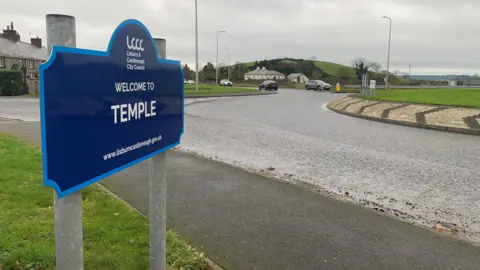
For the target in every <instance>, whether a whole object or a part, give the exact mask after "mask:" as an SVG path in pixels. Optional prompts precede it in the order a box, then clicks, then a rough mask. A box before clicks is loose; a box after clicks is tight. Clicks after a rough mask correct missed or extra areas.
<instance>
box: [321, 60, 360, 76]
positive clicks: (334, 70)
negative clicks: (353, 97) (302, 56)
mask: <svg viewBox="0 0 480 270" xmlns="http://www.w3.org/2000/svg"><path fill="white" fill-rule="evenodd" d="M314 63H315V66H317V67H319V68H321V69H322V70H323V71H325V72H326V73H328V74H330V75H333V76H336V77H339V73H340V72H339V71H340V69H342V68H348V69H349V70H350V71H351V73H350V75H351V76H355V70H354V69H353V68H352V67H349V66H345V65H341V64H336V63H331V62H323V61H315V62H314Z"/></svg>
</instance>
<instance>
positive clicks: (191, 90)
mask: <svg viewBox="0 0 480 270" xmlns="http://www.w3.org/2000/svg"><path fill="white" fill-rule="evenodd" d="M245 92H257V89H251V88H240V87H224V86H215V85H208V84H200V85H199V86H198V93H199V94H225V93H245ZM185 94H196V93H195V85H193V84H186V85H185Z"/></svg>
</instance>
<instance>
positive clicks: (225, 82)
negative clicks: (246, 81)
mask: <svg viewBox="0 0 480 270" xmlns="http://www.w3.org/2000/svg"><path fill="white" fill-rule="evenodd" d="M220 85H221V86H232V85H233V83H232V82H231V81H230V80H221V81H220Z"/></svg>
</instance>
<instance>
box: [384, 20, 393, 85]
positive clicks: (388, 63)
mask: <svg viewBox="0 0 480 270" xmlns="http://www.w3.org/2000/svg"><path fill="white" fill-rule="evenodd" d="M382 19H388V20H390V32H389V34H388V57H387V77H386V79H385V90H387V89H388V69H389V68H390V43H391V41H392V18H390V17H388V16H383V17H382Z"/></svg>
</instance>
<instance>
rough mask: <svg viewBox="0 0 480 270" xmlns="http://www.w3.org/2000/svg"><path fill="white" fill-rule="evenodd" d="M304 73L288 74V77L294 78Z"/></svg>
mask: <svg viewBox="0 0 480 270" xmlns="http://www.w3.org/2000/svg"><path fill="white" fill-rule="evenodd" d="M302 75H304V74H303V73H292V74H290V75H288V76H287V77H288V78H291V79H293V78H298V77H300V76H302Z"/></svg>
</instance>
